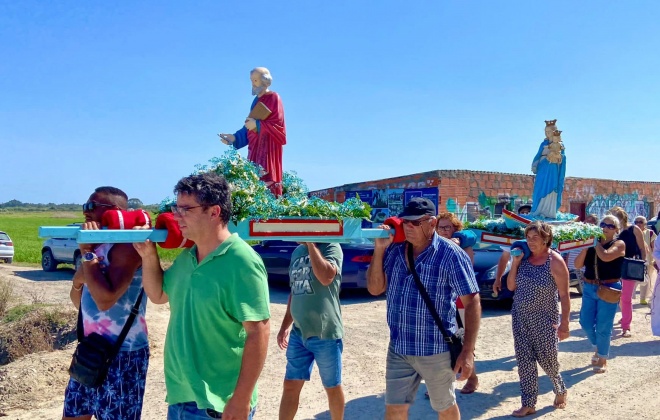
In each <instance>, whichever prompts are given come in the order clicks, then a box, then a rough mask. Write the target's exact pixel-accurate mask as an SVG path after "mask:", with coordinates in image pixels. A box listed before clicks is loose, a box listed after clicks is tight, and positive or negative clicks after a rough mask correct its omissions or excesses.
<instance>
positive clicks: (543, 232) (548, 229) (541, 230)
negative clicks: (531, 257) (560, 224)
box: [525, 220, 553, 247]
mask: <svg viewBox="0 0 660 420" xmlns="http://www.w3.org/2000/svg"><path fill="white" fill-rule="evenodd" d="M529 232H536V233H538V234H539V236H540V237H541V239H542V240H543V243H544V244H545V246H547V247H550V245H552V239H553V234H552V226H550V225H549V224H548V223H546V222H542V221H540V220H535V221H533V222H532V223H530V224H528V225H527V227H526V228H525V238H527V234H528V233H529Z"/></svg>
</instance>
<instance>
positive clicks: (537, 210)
mask: <svg viewBox="0 0 660 420" xmlns="http://www.w3.org/2000/svg"><path fill="white" fill-rule="evenodd" d="M548 145H550V140H548V139H545V140H543V142H542V143H541V146H540V147H539V151H538V153H537V154H536V156H535V157H534V161H533V162H532V172H536V179H535V180H534V193H533V195H532V200H533V203H532V212H531V214H532V215H533V216H539V217H543V218H546V219H554V218H556V217H557V210H559V207H560V206H561V195H562V192H563V191H564V177H565V175H566V155H565V154H564V150H563V149H562V151H561V163H552V162H550V161H548V158H547V156H546V155H547V153H548V152H549V150H548V148H547V146H548Z"/></svg>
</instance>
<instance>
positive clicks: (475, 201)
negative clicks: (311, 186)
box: [311, 170, 660, 221]
mask: <svg viewBox="0 0 660 420" xmlns="http://www.w3.org/2000/svg"><path fill="white" fill-rule="evenodd" d="M533 189H534V176H533V175H522V174H510V173H499V172H482V171H467V170H438V171H430V172H423V173H418V174H412V175H405V176H400V177H395V178H387V179H381V180H375V181H365V182H358V183H354V184H346V185H342V186H338V187H333V188H327V189H324V190H318V191H313V192H312V193H311V194H312V195H314V196H317V197H320V198H322V199H324V200H329V201H338V202H343V201H344V200H345V199H346V198H347V196H352V197H354V196H355V195H356V194H358V195H359V196H360V198H361V199H362V200H363V201H368V202H369V204H370V205H371V206H372V207H373V208H374V209H380V211H378V210H376V211H375V212H374V214H372V220H375V221H380V219H382V218H383V217H384V216H388V215H390V214H392V215H394V214H396V213H397V212H398V211H400V209H401V208H402V207H403V205H404V204H405V203H407V201H408V200H409V199H410V198H411V197H414V196H425V197H428V198H430V199H432V200H433V201H435V202H436V203H437V205H438V210H439V211H451V212H454V213H457V214H458V215H459V216H460V217H461V219H463V220H474V219H475V218H477V217H479V216H480V215H486V216H488V215H490V216H495V217H496V216H499V215H500V214H501V212H502V208H507V209H509V210H513V211H515V210H516V209H517V208H518V206H520V205H521V204H525V203H531V201H532V191H533ZM659 204H660V183H658V182H639V181H616V180H610V179H595V178H574V177H567V178H566V180H565V185H564V192H563V195H562V206H561V208H560V211H563V212H571V213H573V214H577V215H579V216H580V217H581V218H584V215H585V214H589V213H595V214H597V215H598V216H602V215H603V214H605V212H606V211H607V210H608V209H610V208H611V207H613V206H621V207H623V208H624V209H625V210H626V211H627V212H628V214H629V215H630V216H631V217H635V216H637V215H641V216H645V217H647V218H649V219H650V218H652V217H654V216H655V215H656V214H657V212H658V210H660V205H659ZM373 216H379V217H373Z"/></svg>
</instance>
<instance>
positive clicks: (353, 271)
mask: <svg viewBox="0 0 660 420" xmlns="http://www.w3.org/2000/svg"><path fill="white" fill-rule="evenodd" d="M340 245H341V249H342V251H343V252H344V260H343V263H342V268H341V287H342V289H366V287H367V268H369V263H371V257H372V256H373V254H374V245H373V242H370V241H366V240H365V241H364V242H355V243H354V242H351V243H345V244H340ZM296 247H298V244H297V243H296V242H289V241H262V242H261V243H259V244H257V245H253V248H254V250H255V251H257V253H258V254H259V255H261V259H262V260H263V261H264V265H265V266H266V271H267V272H268V280H269V281H272V282H274V283H286V284H288V283H289V264H290V263H291V255H292V254H293V250H294V249H296Z"/></svg>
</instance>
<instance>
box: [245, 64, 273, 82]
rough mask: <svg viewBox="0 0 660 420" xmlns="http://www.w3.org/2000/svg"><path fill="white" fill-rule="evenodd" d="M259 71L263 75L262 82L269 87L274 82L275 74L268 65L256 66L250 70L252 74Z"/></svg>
mask: <svg viewBox="0 0 660 420" xmlns="http://www.w3.org/2000/svg"><path fill="white" fill-rule="evenodd" d="M255 72H257V73H259V74H260V75H261V83H263V85H264V86H266V87H269V86H270V84H271V83H273V76H271V75H270V71H269V70H268V69H267V68H266V67H255V68H253V69H252V70H251V71H250V76H251V75H252V73H255Z"/></svg>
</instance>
